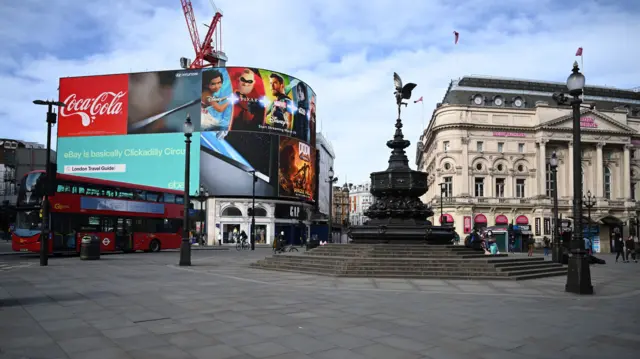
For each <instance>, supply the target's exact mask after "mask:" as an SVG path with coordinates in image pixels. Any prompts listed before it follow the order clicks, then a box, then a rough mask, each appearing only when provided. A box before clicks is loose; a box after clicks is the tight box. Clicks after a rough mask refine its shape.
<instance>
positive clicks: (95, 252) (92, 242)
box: [80, 236, 100, 260]
mask: <svg viewBox="0 0 640 359" xmlns="http://www.w3.org/2000/svg"><path fill="white" fill-rule="evenodd" d="M80 259H82V260H96V259H100V239H99V238H98V237H96V236H84V237H82V241H81V243H80Z"/></svg>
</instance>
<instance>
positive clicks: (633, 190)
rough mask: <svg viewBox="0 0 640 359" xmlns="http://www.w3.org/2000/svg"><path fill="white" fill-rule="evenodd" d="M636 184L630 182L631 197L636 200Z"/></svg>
mask: <svg viewBox="0 0 640 359" xmlns="http://www.w3.org/2000/svg"><path fill="white" fill-rule="evenodd" d="M636 184H637V182H633V183H631V199H632V200H634V201H635V200H636Z"/></svg>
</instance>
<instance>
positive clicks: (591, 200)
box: [584, 191, 598, 253]
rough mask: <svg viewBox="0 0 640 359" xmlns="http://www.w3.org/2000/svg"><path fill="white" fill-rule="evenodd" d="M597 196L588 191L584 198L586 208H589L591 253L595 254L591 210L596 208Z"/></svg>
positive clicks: (588, 227) (588, 225) (588, 228)
mask: <svg viewBox="0 0 640 359" xmlns="http://www.w3.org/2000/svg"><path fill="white" fill-rule="evenodd" d="M596 203H598V202H597V201H596V196H592V195H591V191H587V194H586V195H585V196H584V206H585V207H586V208H587V217H589V224H587V232H589V237H588V238H589V241H590V242H591V246H590V248H589V249H591V252H592V253H593V235H592V233H591V208H593V207H595V205H596Z"/></svg>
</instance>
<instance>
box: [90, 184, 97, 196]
mask: <svg viewBox="0 0 640 359" xmlns="http://www.w3.org/2000/svg"><path fill="white" fill-rule="evenodd" d="M99 195H100V189H98V188H96V187H93V186H90V185H89V186H87V196H99Z"/></svg>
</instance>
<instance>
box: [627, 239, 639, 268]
mask: <svg viewBox="0 0 640 359" xmlns="http://www.w3.org/2000/svg"><path fill="white" fill-rule="evenodd" d="M624 246H625V247H626V250H627V253H626V255H627V262H629V259H630V258H633V261H634V262H635V263H638V257H636V243H635V241H634V239H633V236H629V238H628V239H627V240H626V241H625V242H624Z"/></svg>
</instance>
